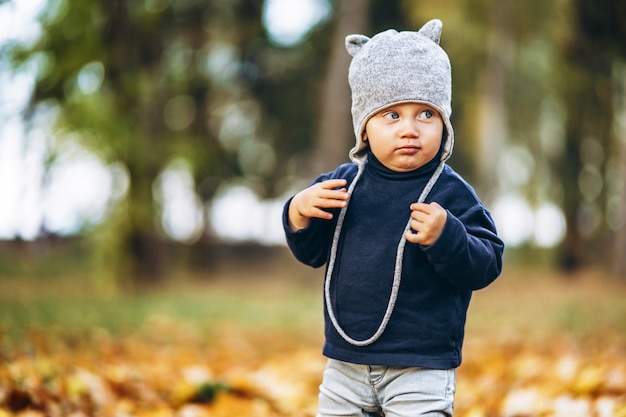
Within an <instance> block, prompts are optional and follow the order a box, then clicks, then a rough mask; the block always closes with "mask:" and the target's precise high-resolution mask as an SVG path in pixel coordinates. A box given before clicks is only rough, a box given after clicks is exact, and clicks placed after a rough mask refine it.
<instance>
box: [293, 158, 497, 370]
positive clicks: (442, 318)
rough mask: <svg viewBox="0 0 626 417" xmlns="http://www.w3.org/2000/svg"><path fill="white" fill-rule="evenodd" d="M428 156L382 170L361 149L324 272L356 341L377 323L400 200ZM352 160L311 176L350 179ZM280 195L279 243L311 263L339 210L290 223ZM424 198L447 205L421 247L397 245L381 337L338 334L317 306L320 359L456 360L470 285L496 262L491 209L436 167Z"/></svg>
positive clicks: (324, 253)
mask: <svg viewBox="0 0 626 417" xmlns="http://www.w3.org/2000/svg"><path fill="white" fill-rule="evenodd" d="M437 163H438V161H436V158H435V160H433V161H431V162H430V163H429V164H427V165H425V166H423V167H421V168H419V169H417V170H415V171H412V172H409V173H400V172H395V171H391V170H389V169H388V168H386V167H385V166H384V165H382V164H381V163H380V162H379V161H378V160H376V158H375V157H374V156H373V154H371V152H370V153H369V155H368V161H367V162H366V165H365V169H364V173H363V176H362V178H360V179H359V180H358V182H357V184H356V188H355V189H354V191H353V193H352V195H351V198H350V201H349V205H348V209H347V213H346V217H345V220H344V224H343V227H342V231H341V235H340V239H339V244H338V248H337V257H336V262H335V267H334V269H333V276H332V280H331V288H330V290H331V292H330V294H331V300H332V308H333V311H334V312H335V315H336V317H337V320H338V322H339V323H340V325H341V327H342V328H343V329H344V331H345V332H346V333H347V334H348V335H349V336H350V337H352V338H354V339H357V340H362V339H367V338H369V337H370V336H372V334H373V333H374V332H375V331H376V330H377V329H378V326H379V325H380V323H381V320H382V318H383V316H384V313H385V310H386V308H387V304H388V302H389V296H390V293H391V288H392V282H393V274H394V265H395V261H396V252H397V247H398V243H399V241H400V239H401V238H402V235H403V232H404V228H405V226H406V224H407V221H408V220H409V217H410V213H411V210H410V205H411V203H413V202H415V201H417V198H418V196H419V194H420V193H421V191H422V189H423V188H424V186H425V184H426V183H427V182H428V180H429V179H430V177H431V175H432V173H433V172H434V170H435V169H436V167H437ZM356 173H357V165H356V164H353V163H349V164H344V165H341V166H340V167H338V168H337V169H336V170H335V171H333V172H330V173H327V174H324V175H321V176H320V177H319V178H317V180H316V181H315V182H321V181H325V180H329V179H338V178H343V179H346V180H348V182H351V181H352V180H353V179H354V177H355V175H356ZM290 202H291V199H290V200H289V201H287V203H286V204H285V207H284V211H283V227H284V229H285V234H286V238H287V244H288V246H289V248H290V249H291V251H292V252H293V254H294V256H295V257H296V258H297V259H298V260H299V261H301V262H303V263H304V264H307V265H310V266H312V267H320V266H322V265H324V264H326V263H327V261H328V259H329V253H330V246H331V242H332V239H333V233H334V230H335V225H336V223H337V218H338V214H339V210H330V211H331V212H333V214H334V216H333V220H323V219H318V218H314V219H311V221H310V223H309V225H308V227H307V228H305V229H302V230H299V231H296V232H294V231H292V230H291V228H290V226H289V222H288V217H287V213H288V208H289V204H290ZM425 202H426V203H429V202H437V203H439V204H440V205H441V206H442V207H444V208H445V209H446V210H447V212H448V213H447V215H448V216H447V220H446V224H445V227H444V229H443V232H442V234H441V236H440V237H439V238H438V239H437V241H436V242H435V243H434V244H433V245H431V246H428V247H426V246H421V245H417V244H413V243H410V242H407V243H406V247H405V249H404V258H403V263H402V281H401V285H400V290H399V293H398V299H397V302H396V305H395V309H394V310H393V314H392V315H391V319H390V321H389V324H388V325H387V327H386V329H385V331H384V333H383V334H382V336H381V337H380V338H379V339H378V340H376V341H375V342H374V343H372V344H370V345H367V346H354V345H352V344H350V343H348V342H346V341H345V340H344V339H343V338H342V337H341V336H340V335H339V334H338V333H337V331H336V330H335V328H334V326H333V325H332V323H331V322H330V319H329V316H328V312H327V311H326V308H325V335H326V342H325V345H324V349H323V353H324V355H326V356H327V357H330V358H333V359H337V360H341V361H346V362H352V363H358V364H367V365H386V366H421V367H425V368H436V369H447V368H455V367H457V366H459V365H460V364H461V348H462V344H463V337H464V328H465V320H466V313H467V309H468V306H469V302H470V298H471V294H472V291H473V290H477V289H480V288H483V287H485V286H487V285H489V284H490V283H491V282H492V281H493V280H494V279H496V278H497V277H498V275H499V274H500V271H501V268H502V253H503V250H504V244H503V243H502V241H501V240H500V239H499V238H498V236H497V235H496V228H495V225H494V222H493V220H492V219H491V215H490V214H489V212H488V211H487V210H486V209H485V207H484V206H483V204H482V203H481V202H480V200H479V199H478V197H477V196H476V194H475V192H474V190H473V189H472V187H471V186H470V185H469V184H468V183H467V182H465V181H464V180H463V179H462V178H461V177H460V176H459V175H458V174H457V173H455V172H454V171H453V170H452V168H450V167H449V166H447V165H446V166H445V168H444V171H443V173H442V174H441V176H440V177H439V179H438V180H437V182H436V183H435V185H434V187H433V189H432V190H431V192H430V194H429V195H428V198H427V200H426V201H425Z"/></svg>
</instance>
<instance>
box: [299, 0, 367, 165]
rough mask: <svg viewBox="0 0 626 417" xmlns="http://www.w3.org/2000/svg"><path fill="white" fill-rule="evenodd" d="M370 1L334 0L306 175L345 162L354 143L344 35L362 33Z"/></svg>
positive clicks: (350, 58)
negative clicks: (310, 157)
mask: <svg viewBox="0 0 626 417" xmlns="http://www.w3.org/2000/svg"><path fill="white" fill-rule="evenodd" d="M370 3H371V0H345V1H341V2H338V6H337V7H339V9H338V10H337V11H336V13H337V16H336V23H335V26H334V31H333V36H332V37H331V50H330V58H329V61H328V67H327V69H326V74H325V76H324V83H323V87H322V92H321V98H320V111H319V119H318V120H319V124H318V126H319V127H318V133H317V138H316V140H315V148H314V152H313V158H312V163H311V166H310V168H309V169H310V170H311V175H310V176H313V177H314V176H317V175H319V173H321V172H326V171H329V170H331V169H334V168H335V167H337V166H338V165H340V164H342V163H344V162H347V161H348V150H349V149H350V148H352V146H353V144H354V141H355V138H354V133H353V130H352V116H351V112H350V106H351V98H350V87H349V85H348V67H349V66H350V61H351V60H352V57H351V56H350V55H349V54H348V52H347V51H346V47H345V37H346V36H347V35H350V34H353V33H361V34H366V32H367V31H368V29H369V23H368V22H369V9H370Z"/></svg>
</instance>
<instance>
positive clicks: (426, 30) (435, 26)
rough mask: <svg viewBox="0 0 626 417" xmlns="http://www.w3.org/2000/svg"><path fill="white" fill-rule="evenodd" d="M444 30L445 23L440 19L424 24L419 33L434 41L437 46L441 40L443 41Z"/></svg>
mask: <svg viewBox="0 0 626 417" xmlns="http://www.w3.org/2000/svg"><path fill="white" fill-rule="evenodd" d="M442 28H443V23H441V20H439V19H433V20H430V21H428V22H426V23H425V24H424V26H422V28H421V29H420V30H418V31H417V33H419V34H420V35H423V36H426V37H427V38H428V39H430V40H432V41H433V42H435V43H436V44H439V40H440V39H441V30H442Z"/></svg>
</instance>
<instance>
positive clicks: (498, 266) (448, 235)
mask: <svg viewBox="0 0 626 417" xmlns="http://www.w3.org/2000/svg"><path fill="white" fill-rule="evenodd" d="M462 217H463V220H461V219H459V218H458V217H455V216H454V215H453V214H452V213H451V212H449V211H448V220H447V221H446V225H445V227H444V230H443V233H442V234H441V236H440V237H439V239H437V241H436V242H435V243H434V244H433V245H432V246H430V247H424V248H423V249H424V252H425V253H426V255H427V256H428V258H429V260H430V262H431V264H432V265H433V266H434V268H435V269H436V270H437V272H438V273H439V274H440V275H442V276H444V277H445V278H446V279H448V281H450V282H451V283H452V284H453V285H454V286H455V287H458V288H462V289H466V290H478V289H481V288H484V287H486V286H487V285H489V284H490V283H491V282H493V281H494V280H495V279H496V278H497V277H498V276H499V275H500V272H501V271H502V254H503V251H504V243H503V242H502V241H501V240H500V238H498V236H497V235H496V232H495V226H494V224H493V221H492V220H491V216H490V215H489V213H488V212H487V211H486V210H484V209H482V210H479V209H474V210H472V212H470V213H465V215H464V216H462Z"/></svg>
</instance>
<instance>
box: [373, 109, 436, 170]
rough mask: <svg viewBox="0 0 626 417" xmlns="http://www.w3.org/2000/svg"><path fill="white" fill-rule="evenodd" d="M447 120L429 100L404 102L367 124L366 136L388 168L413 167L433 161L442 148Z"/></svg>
mask: <svg viewBox="0 0 626 417" xmlns="http://www.w3.org/2000/svg"><path fill="white" fill-rule="evenodd" d="M442 135H443V120H442V119H441V115H440V114H439V112H438V111H437V110H435V109H434V108H432V107H430V106H429V105H427V104H420V103H402V104H396V105H393V106H389V107H386V108H384V109H383V110H381V111H379V112H378V113H376V114H375V115H374V116H372V117H371V118H370V119H369V120H368V121H367V123H366V125H365V136H364V138H363V140H365V141H367V142H369V145H370V149H371V151H372V153H373V154H374V156H376V158H377V159H378V160H379V161H380V162H381V163H382V164H383V165H385V166H386V167H387V168H389V169H391V170H393V171H398V172H408V171H413V170H415V169H417V168H419V167H421V166H423V165H425V164H427V163H428V162H430V161H431V160H432V159H433V158H434V157H435V156H436V155H437V153H438V152H439V148H440V147H441V137H442Z"/></svg>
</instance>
